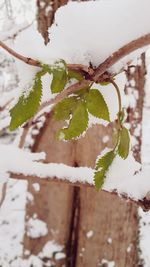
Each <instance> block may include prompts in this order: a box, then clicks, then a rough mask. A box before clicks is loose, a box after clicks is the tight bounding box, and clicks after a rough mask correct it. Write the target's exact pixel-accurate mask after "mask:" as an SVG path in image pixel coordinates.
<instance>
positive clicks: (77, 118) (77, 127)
mask: <svg viewBox="0 0 150 267" xmlns="http://www.w3.org/2000/svg"><path fill="white" fill-rule="evenodd" d="M87 127H88V112H87V110H86V106H85V103H84V102H82V101H80V102H79V103H78V105H77V106H76V108H75V110H74V112H73V114H72V119H71V121H70V124H69V126H68V128H65V129H62V130H60V132H59V139H65V140H70V139H72V138H75V137H78V136H80V135H81V134H82V133H83V132H84V131H85V130H86V129H87Z"/></svg>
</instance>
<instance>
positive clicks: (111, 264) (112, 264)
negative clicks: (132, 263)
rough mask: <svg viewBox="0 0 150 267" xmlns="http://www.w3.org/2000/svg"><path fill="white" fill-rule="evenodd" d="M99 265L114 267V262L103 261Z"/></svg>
mask: <svg viewBox="0 0 150 267" xmlns="http://www.w3.org/2000/svg"><path fill="white" fill-rule="evenodd" d="M101 264H105V265H106V266H107V267H115V262H114V261H108V260H106V259H103V260H102V261H101V263H100V265H98V266H101Z"/></svg>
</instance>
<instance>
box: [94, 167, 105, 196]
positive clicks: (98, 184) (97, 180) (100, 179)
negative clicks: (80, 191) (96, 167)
mask: <svg viewBox="0 0 150 267" xmlns="http://www.w3.org/2000/svg"><path fill="white" fill-rule="evenodd" d="M104 180H105V171H104V170H103V169H102V170H101V171H97V172H95V173H94V184H95V188H96V190H97V191H99V189H101V188H102V186H103V184H104Z"/></svg>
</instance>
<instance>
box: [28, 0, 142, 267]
mask: <svg viewBox="0 0 150 267" xmlns="http://www.w3.org/2000/svg"><path fill="white" fill-rule="evenodd" d="M41 3H42V4H41ZM43 3H44V4H43ZM65 3H66V1H61V2H58V1H57V0H53V1H52V6H51V4H50V1H49V0H44V1H43V0H38V1H37V6H38V25H39V31H40V32H41V33H42V35H43V37H44V39H45V43H47V42H48V36H47V26H49V25H50V24H51V22H52V20H53V17H54V12H55V10H56V9H57V7H58V6H60V5H61V4H65ZM49 6H51V7H52V8H54V9H51V10H50V9H48V7H49ZM45 8H46V9H47V10H50V11H49V12H47V13H45ZM46 14H47V17H46ZM144 75H145V61H144V56H142V58H141V64H140V65H137V66H135V68H134V69H131V68H129V69H128V72H127V78H128V83H127V85H126V91H130V93H131V87H132V92H133V93H134V94H136V95H137V94H138V97H137V100H136V107H135V108H134V109H132V108H130V109H129V110H128V112H129V115H128V122H129V123H130V124H131V134H132V135H134V132H135V130H136V128H137V127H139V125H141V120H142V107H143V96H144V82H145V77H144ZM133 80H134V81H135V84H134V85H133ZM135 92H136V93H135ZM60 127H61V123H58V122H55V121H54V120H53V116H52V113H50V114H49V115H48V116H47V118H46V122H45V125H44V127H43V129H42V130H41V131H40V134H39V136H37V137H36V139H35V144H34V146H33V147H32V151H36V152H38V151H45V152H46V153H47V158H46V162H58V163H59V162H63V163H66V164H68V165H71V166H88V167H94V163H95V159H96V157H97V155H98V154H99V153H100V151H101V150H103V149H104V147H105V146H106V145H108V146H111V139H109V140H108V142H107V143H104V142H103V141H102V140H103V137H104V136H106V135H108V136H109V137H110V136H111V133H112V129H111V127H109V128H104V127H102V126H97V125H96V126H94V127H93V128H91V129H89V130H88V132H87V134H86V136H85V137H84V138H82V139H80V140H78V141H70V142H67V143H66V142H62V141H57V140H56V138H55V134H56V131H57V129H58V128H60ZM140 137H141V128H140V130H139V136H138V137H137V144H136V146H135V147H134V154H135V156H136V158H137V159H138V160H140V147H141V139H140ZM29 192H31V193H32V195H33V197H34V201H32V202H31V201H30V202H28V205H27V221H28V219H29V218H30V217H32V216H33V214H37V217H38V218H39V219H41V220H44V221H45V222H46V223H47V225H48V230H49V232H48V234H47V235H46V236H44V237H40V238H39V239H32V238H31V237H29V236H27V235H25V239H24V244H25V250H26V249H28V250H30V251H31V253H32V254H36V255H37V254H38V253H39V252H40V251H41V249H42V248H43V246H44V245H45V243H46V242H47V241H48V240H55V241H56V242H57V243H58V244H61V245H63V246H64V251H65V253H66V258H65V259H62V260H59V261H56V260H55V257H53V261H54V264H55V266H56V267H57V266H66V267H96V266H101V267H107V263H105V262H104V261H103V260H104V259H106V260H108V261H114V262H115V267H137V266H138V252H137V239H138V216H137V209H136V207H134V206H133V204H131V203H127V202H124V201H123V200H121V199H119V198H116V197H114V196H112V195H108V194H105V193H104V192H100V193H97V192H96V191H95V190H94V189H92V188H85V189H83V188H82V189H80V188H76V187H75V188H72V187H70V186H68V185H65V186H64V185H62V184H61V183H58V184H54V183H53V182H50V183H49V186H47V185H45V183H44V182H40V191H39V192H36V191H35V190H34V187H33V186H32V184H31V183H30V182H29ZM44 260H45V261H46V260H47V259H44ZM63 264H65V265H63Z"/></svg>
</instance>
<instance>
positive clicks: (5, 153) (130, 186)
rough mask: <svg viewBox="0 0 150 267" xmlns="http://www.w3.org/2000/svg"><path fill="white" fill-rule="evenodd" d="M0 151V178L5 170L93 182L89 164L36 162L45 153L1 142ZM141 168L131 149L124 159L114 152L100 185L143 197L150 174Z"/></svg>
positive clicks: (139, 197) (121, 192)
mask: <svg viewBox="0 0 150 267" xmlns="http://www.w3.org/2000/svg"><path fill="white" fill-rule="evenodd" d="M0 153H1V155H0V158H1V161H0V169H1V181H2V182H5V181H6V179H7V178H8V172H13V173H16V174H24V175H25V176H27V175H29V176H30V175H31V176H37V177H39V178H53V177H57V178H59V179H62V180H65V179H67V180H68V181H70V182H72V183H75V182H80V183H88V184H90V185H93V175H94V170H93V169H91V168H87V167H79V168H75V167H71V166H67V165H65V164H57V163H41V162H36V161H39V160H43V159H44V153H31V152H27V151H23V150H21V149H19V148H16V147H15V146H10V145H1V146H0ZM141 168H142V166H141V164H139V163H138V162H136V161H135V159H134V158H133V156H132V154H131V153H130V155H129V156H128V158H127V159H126V160H123V159H121V158H120V157H119V156H116V158H115V160H114V161H113V163H112V165H111V167H110V168H109V171H108V173H107V177H106V180H105V183H104V186H103V189H104V190H106V191H110V192H111V191H114V190H117V192H118V193H119V194H127V195H128V196H129V197H131V198H133V199H142V198H143V197H145V196H146V194H147V192H148V191H150V177H149V176H150V175H149V170H147V168H145V169H143V170H142V171H141ZM122 170H123V171H122Z"/></svg>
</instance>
